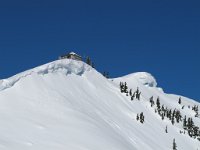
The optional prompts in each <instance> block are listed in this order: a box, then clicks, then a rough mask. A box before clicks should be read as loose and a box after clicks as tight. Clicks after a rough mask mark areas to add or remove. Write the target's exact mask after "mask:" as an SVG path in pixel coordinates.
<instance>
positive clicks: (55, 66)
mask: <svg viewBox="0 0 200 150" xmlns="http://www.w3.org/2000/svg"><path fill="white" fill-rule="evenodd" d="M90 69H91V67H89V66H88V65H86V64H85V63H82V62H80V61H75V60H71V59H63V60H58V61H55V62H52V63H49V64H46V65H43V66H40V67H37V68H34V69H31V70H28V71H25V72H23V73H20V74H18V75H15V76H13V77H11V78H8V79H3V80H0V90H4V89H7V88H10V87H12V86H13V85H15V83H16V82H18V81H19V80H21V79H22V78H25V77H27V76H30V75H32V74H38V75H45V74H48V73H56V72H57V73H58V72H61V73H64V74H66V75H67V74H76V75H82V74H83V73H84V72H85V71H89V70H90Z"/></svg>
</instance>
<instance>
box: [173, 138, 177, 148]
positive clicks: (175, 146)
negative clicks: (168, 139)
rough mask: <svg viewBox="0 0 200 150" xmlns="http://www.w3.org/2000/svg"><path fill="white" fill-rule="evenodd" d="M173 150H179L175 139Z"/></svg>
mask: <svg viewBox="0 0 200 150" xmlns="http://www.w3.org/2000/svg"><path fill="white" fill-rule="evenodd" d="M173 150H177V145H176V141H175V139H173Z"/></svg>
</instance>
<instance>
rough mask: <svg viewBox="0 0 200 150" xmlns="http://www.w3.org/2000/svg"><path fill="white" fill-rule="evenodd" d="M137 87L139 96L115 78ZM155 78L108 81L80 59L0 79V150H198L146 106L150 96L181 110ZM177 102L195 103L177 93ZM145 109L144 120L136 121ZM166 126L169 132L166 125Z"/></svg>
mask: <svg viewBox="0 0 200 150" xmlns="http://www.w3.org/2000/svg"><path fill="white" fill-rule="evenodd" d="M121 81H123V82H127V84H128V86H129V87H130V88H132V89H134V90H136V89H137V87H139V88H140V91H141V92H142V94H141V100H140V101H137V100H134V101H131V100H130V97H128V96H126V95H125V94H124V93H121V92H120V90H119V82H121ZM156 86H157V83H156V80H155V79H154V77H152V76H151V75H150V74H148V73H144V72H143V73H135V74H130V75H128V76H124V77H120V78H116V79H112V80H108V79H106V78H104V77H103V76H102V75H101V74H100V73H98V72H97V71H96V70H95V69H93V68H91V67H90V66H88V65H86V64H85V63H83V62H81V61H75V60H69V59H65V60H58V61H55V62H51V63H49V64H46V65H43V66H40V67H37V68H34V69H31V70H28V71H25V72H23V73H20V74H18V75H16V76H13V77H11V78H8V79H4V80H1V81H0V119H1V123H0V150H66V149H67V150H161V149H162V150H169V149H172V141H173V138H175V139H176V143H177V146H178V147H177V148H178V149H180V150H196V149H197V148H199V149H200V141H198V140H197V139H193V138H191V137H189V136H188V135H187V134H180V133H179V131H180V129H181V125H182V124H177V123H175V125H172V124H171V122H170V121H169V120H167V119H166V120H164V121H162V119H161V118H160V116H158V114H156V113H155V112H154V109H153V108H152V107H150V104H149V98H150V97H151V96H154V97H157V96H159V97H160V101H161V103H162V104H165V105H166V106H168V107H170V108H177V109H180V111H181V112H182V113H183V114H185V115H187V116H191V117H193V119H194V122H195V124H197V125H198V126H200V118H195V117H194V115H195V114H194V112H193V111H192V110H191V109H189V108H187V107H186V108H185V109H181V107H182V106H181V105H178V103H177V100H178V98H179V96H176V95H169V94H165V93H164V92H163V91H162V90H161V88H157V87H156ZM182 103H183V104H182V105H191V106H192V105H194V104H196V105H199V103H197V102H195V101H193V100H191V99H188V98H185V97H182ZM140 112H144V116H145V123H144V124H141V123H140V122H138V121H136V115H137V114H138V113H140ZM166 125H167V126H168V133H165V127H166Z"/></svg>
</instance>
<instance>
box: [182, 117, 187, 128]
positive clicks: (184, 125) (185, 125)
mask: <svg viewBox="0 0 200 150" xmlns="http://www.w3.org/2000/svg"><path fill="white" fill-rule="evenodd" d="M183 128H184V129H186V128H187V119H186V116H185V118H184V119H183Z"/></svg>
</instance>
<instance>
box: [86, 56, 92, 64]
mask: <svg viewBox="0 0 200 150" xmlns="http://www.w3.org/2000/svg"><path fill="white" fill-rule="evenodd" d="M86 63H87V64H88V65H90V66H91V65H92V62H91V60H90V57H89V56H88V57H87V58H86Z"/></svg>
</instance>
